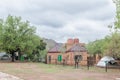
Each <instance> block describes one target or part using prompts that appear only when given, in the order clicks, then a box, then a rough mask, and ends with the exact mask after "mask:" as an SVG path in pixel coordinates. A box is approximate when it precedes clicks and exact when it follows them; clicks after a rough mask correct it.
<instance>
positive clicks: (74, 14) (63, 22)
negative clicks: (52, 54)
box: [0, 0, 115, 42]
mask: <svg viewBox="0 0 120 80" xmlns="http://www.w3.org/2000/svg"><path fill="white" fill-rule="evenodd" d="M0 7H1V9H0V17H5V16H7V15H8V14H11V15H15V16H21V17H22V18H23V19H24V20H29V21H30V22H31V23H32V24H35V25H37V34H38V35H40V36H42V37H46V38H51V39H55V40H57V41H59V42H60V41H62V42H63V41H64V40H66V39H67V38H70V37H78V38H80V39H81V41H85V42H88V41H89V40H90V41H91V40H94V39H96V38H102V37H103V36H105V35H107V33H108V30H107V25H108V24H109V22H110V21H112V19H113V18H114V15H115V7H113V6H112V5H111V4H110V3H109V0H91V1H88V0H12V1H10V0H3V1H1V2H0Z"/></svg>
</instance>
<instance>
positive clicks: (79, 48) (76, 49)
mask: <svg viewBox="0 0 120 80" xmlns="http://www.w3.org/2000/svg"><path fill="white" fill-rule="evenodd" d="M86 51H87V50H86V48H85V47H84V46H83V45H80V44H75V45H74V46H73V47H71V48H70V49H69V50H68V51H67V52H86Z"/></svg>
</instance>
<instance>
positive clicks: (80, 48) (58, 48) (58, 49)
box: [48, 44, 87, 53]
mask: <svg viewBox="0 0 120 80" xmlns="http://www.w3.org/2000/svg"><path fill="white" fill-rule="evenodd" d="M86 51H87V50H86V48H85V47H84V46H83V45H80V44H75V45H73V46H72V47H71V48H70V49H69V50H66V48H65V46H64V45H63V44H56V45H55V47H53V48H52V49H50V50H49V51H48V52H49V53H61V52H86Z"/></svg>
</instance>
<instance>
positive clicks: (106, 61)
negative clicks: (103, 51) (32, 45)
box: [105, 61, 108, 72]
mask: <svg viewBox="0 0 120 80" xmlns="http://www.w3.org/2000/svg"><path fill="white" fill-rule="evenodd" d="M107 64H108V62H107V61H105V71H106V72H107V66H108V65H107Z"/></svg>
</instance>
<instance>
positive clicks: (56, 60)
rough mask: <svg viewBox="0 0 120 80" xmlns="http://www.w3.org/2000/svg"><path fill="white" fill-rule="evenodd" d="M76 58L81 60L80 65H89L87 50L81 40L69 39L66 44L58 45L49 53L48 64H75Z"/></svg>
mask: <svg viewBox="0 0 120 80" xmlns="http://www.w3.org/2000/svg"><path fill="white" fill-rule="evenodd" d="M75 56H76V57H78V58H79V64H80V65H87V57H88V54H87V50H86V48H85V44H84V43H81V42H79V39H77V38H75V39H68V40H67V42H66V43H64V44H56V45H55V46H54V47H53V48H52V49H50V50H49V51H48V54H47V63H48V64H67V65H74V64H75Z"/></svg>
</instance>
